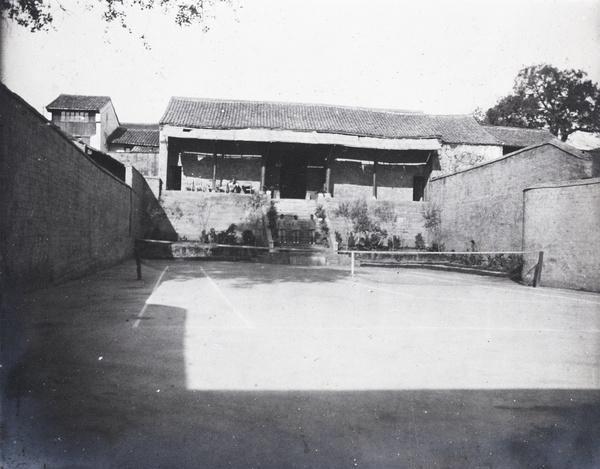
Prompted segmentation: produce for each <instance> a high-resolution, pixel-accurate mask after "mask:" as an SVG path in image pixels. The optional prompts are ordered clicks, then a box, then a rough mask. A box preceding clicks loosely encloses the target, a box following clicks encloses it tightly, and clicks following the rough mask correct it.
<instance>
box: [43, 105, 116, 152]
mask: <svg viewBox="0 0 600 469" xmlns="http://www.w3.org/2000/svg"><path fill="white" fill-rule="evenodd" d="M46 109H47V110H48V112H50V113H51V114H52V122H53V123H54V124H56V125H57V126H58V127H60V128H61V129H62V130H63V131H65V132H66V133H68V134H70V135H72V136H73V137H75V138H77V139H79V140H81V141H83V142H84V143H85V144H87V145H90V146H91V147H93V148H96V149H97V150H100V151H107V140H108V137H109V135H110V134H112V133H113V132H114V131H115V130H116V129H117V128H118V127H119V119H118V117H117V113H116V111H115V108H114V106H113V104H112V101H111V99H110V98H109V97H108V96H84V95H73V94H61V95H59V96H58V98H56V99H55V100H54V101H52V102H51V103H50V104H48V106H46Z"/></svg>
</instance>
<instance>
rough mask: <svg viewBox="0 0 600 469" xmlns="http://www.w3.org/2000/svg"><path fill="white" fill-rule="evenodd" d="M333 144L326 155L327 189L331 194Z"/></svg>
mask: <svg viewBox="0 0 600 469" xmlns="http://www.w3.org/2000/svg"><path fill="white" fill-rule="evenodd" d="M332 153H333V146H332V147H331V148H330V149H329V154H328V155H327V156H326V157H325V190H326V191H327V193H328V194H331V154H332Z"/></svg>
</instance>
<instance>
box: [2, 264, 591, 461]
mask: <svg viewBox="0 0 600 469" xmlns="http://www.w3.org/2000/svg"><path fill="white" fill-rule="evenodd" d="M142 273H143V281H138V280H136V275H135V264H134V263H133V262H127V263H125V264H122V265H120V266H117V267H114V268H111V269H107V270H105V271H102V272H99V273H96V274H93V275H90V276H88V277H85V278H83V279H79V280H75V281H73V282H69V283H66V284H63V285H59V286H56V287H52V288H49V289H45V290H40V291H37V292H34V293H31V294H29V295H25V296H23V297H22V298H18V299H16V300H14V301H15V304H14V308H15V311H18V312H19V314H18V315H13V316H10V315H8V316H6V317H5V319H4V320H3V321H4V322H3V325H4V326H5V327H4V332H3V362H2V368H0V371H1V372H2V373H4V374H3V375H2V377H3V402H2V409H3V423H2V434H1V436H2V439H1V443H2V447H1V448H0V449H1V450H2V451H1V454H2V459H1V462H2V464H0V466H2V467H4V468H8V467H28V468H29V467H33V468H37V467H39V468H46V469H51V468H65V467H68V468H71V467H72V468H112V467H124V468H128V467H131V468H137V467H143V468H171V467H178V468H179V467H184V468H196V467H211V468H212V467H236V468H237V467H239V468H249V467H255V468H258V467H262V468H265V467H266V468H282V467H285V468H338V467H339V468H345V467H368V468H373V467H376V468H389V467H394V468H411V469H412V468H433V467H440V468H465V467H468V468H471V467H472V468H483V467H486V468H523V467H527V468H538V467H539V468H542V467H545V468H564V467H578V468H585V469H587V468H597V467H600V425H599V422H600V377H599V370H600V352H599V350H600V348H599V345H600V295H598V294H593V293H586V292H576V291H569V290H558V289H550V288H538V289H533V288H531V287H525V286H522V285H519V284H517V283H514V282H511V281H510V280H507V279H499V278H490V277H481V276H473V275H466V274H462V273H448V272H438V271H430V270H420V269H401V270H397V269H391V268H359V269H357V272H356V275H355V276H351V275H350V272H349V270H348V269H346V268H342V267H340V268H327V267H322V268H321V267H311V268H308V267H290V266H277V265H267V264H259V263H243V262H240V263H232V262H185V261H148V262H146V263H145V264H144V265H143V269H142ZM11 318H12V319H11ZM9 352H10V353H9Z"/></svg>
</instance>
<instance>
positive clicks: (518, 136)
mask: <svg viewBox="0 0 600 469" xmlns="http://www.w3.org/2000/svg"><path fill="white" fill-rule="evenodd" d="M484 128H485V130H487V131H488V132H489V133H490V134H492V135H493V136H494V137H496V138H497V139H498V140H499V141H500V142H501V143H502V145H505V146H509V147H528V146H531V145H538V144H540V143H546V142H549V141H551V140H554V139H555V138H556V137H555V136H554V135H552V134H551V133H550V132H548V131H547V130H545V129H524V128H519V127H504V126H495V125H485V126H484Z"/></svg>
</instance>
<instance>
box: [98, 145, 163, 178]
mask: <svg viewBox="0 0 600 469" xmlns="http://www.w3.org/2000/svg"><path fill="white" fill-rule="evenodd" d="M108 154H109V155H110V156H112V157H113V158H114V159H115V160H117V161H120V162H121V163H123V164H125V165H131V166H133V167H134V168H135V169H137V170H138V171H139V172H140V174H142V176H146V177H158V153H138V152H119V151H111V152H108Z"/></svg>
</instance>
